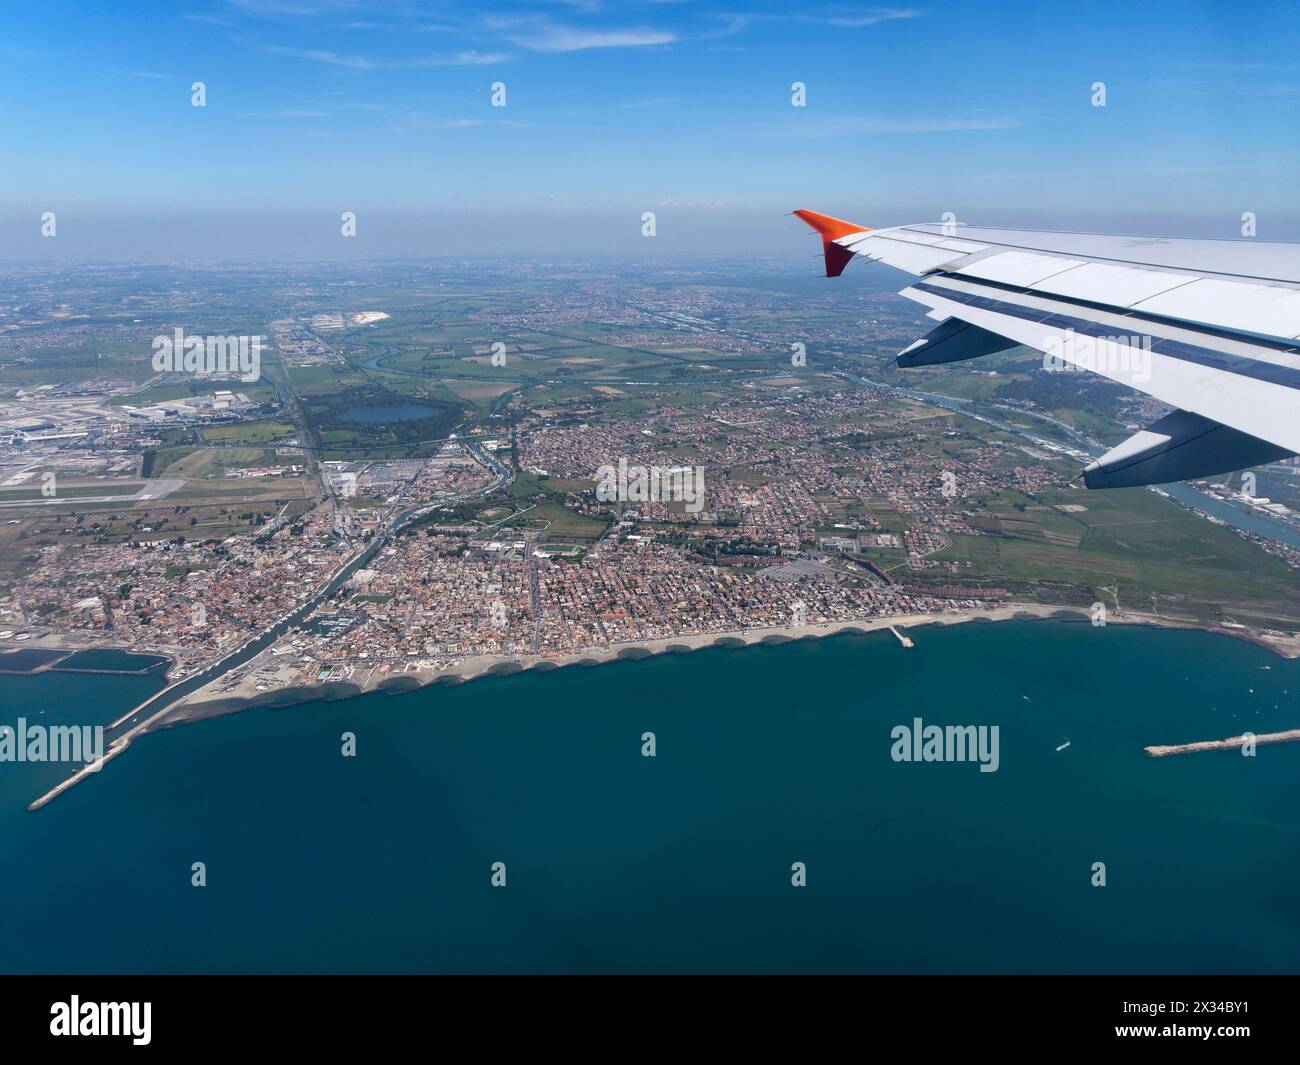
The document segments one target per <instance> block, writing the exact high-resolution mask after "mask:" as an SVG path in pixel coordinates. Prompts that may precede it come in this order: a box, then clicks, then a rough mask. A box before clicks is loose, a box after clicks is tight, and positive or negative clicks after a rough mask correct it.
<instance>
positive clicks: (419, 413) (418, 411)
mask: <svg viewBox="0 0 1300 1065" xmlns="http://www.w3.org/2000/svg"><path fill="white" fill-rule="evenodd" d="M439 413H441V412H440V411H439V410H438V408H437V407H429V406H426V405H425V404H423V403H389V404H385V405H384V406H382V407H358V408H357V409H355V410H350V411H348V412H347V413H346V414H345V415H343V420H344V421H345V422H358V423H360V424H362V425H386V424H388V423H389V422H413V421H416V420H417V419H420V418H432V417H434V416H435V415H437V414H439Z"/></svg>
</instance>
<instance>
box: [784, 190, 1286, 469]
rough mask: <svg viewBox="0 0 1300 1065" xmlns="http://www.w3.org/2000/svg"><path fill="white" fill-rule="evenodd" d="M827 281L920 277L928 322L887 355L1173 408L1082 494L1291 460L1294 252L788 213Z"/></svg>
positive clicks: (1121, 450) (913, 290)
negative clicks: (811, 240) (856, 274)
mask: <svg viewBox="0 0 1300 1065" xmlns="http://www.w3.org/2000/svg"><path fill="white" fill-rule="evenodd" d="M794 213H795V214H796V215H798V216H799V217H800V218H802V219H803V220H804V221H805V222H807V223H808V224H809V225H810V226H812V227H813V229H815V230H816V231H817V232H818V233H819V234H820V235H821V238H822V245H823V249H824V251H825V257H826V276H827V277H838V276H839V275H840V274H841V273H842V272H843V271H844V268H845V267H846V266H847V265H848V264H849V262H850V261H851V260H852V259H853V258H854V257H855V256H863V257H865V258H868V259H874V260H876V261H878V262H883V263H886V264H887V265H889V266H893V267H896V268H897V269H899V270H904V271H906V272H907V273H911V274H916V275H918V280H916V281H915V282H913V283H912V284H911V285H909V286H908V287H907V288H905V289H903V291H902V295H904V296H907V297H909V298H910V299H913V300H916V301H917V302H918V303H921V304H923V305H924V306H925V307H927V308H929V310H928V311H927V313H928V315H929V316H930V317H931V318H934V319H936V320H937V321H938V325H936V326H935V328H934V329H932V330H931V331H930V332H929V333H927V334H926V335H925V336H924V337H922V338H921V339H919V340H917V341H916V343H914V344H912V345H911V346H910V347H908V348H907V349H905V350H904V351H902V352H900V353H899V356H898V365H899V366H903V367H909V366H932V365H935V364H938V363H948V362H957V361H960V360H962V359H971V358H975V357H976V356H979V355H988V354H991V353H993V352H996V351H1005V350H1007V349H1010V348H1013V347H1016V346H1018V345H1022V344H1023V345H1026V346H1028V347H1031V348H1037V349H1038V350H1039V351H1042V352H1045V353H1046V355H1047V359H1046V360H1045V365H1046V366H1048V367H1049V368H1064V369H1069V368H1071V367H1076V368H1080V369H1086V370H1091V371H1093V372H1095V373H1099V374H1101V375H1102V376H1104V377H1107V378H1109V379H1110V380H1112V381H1117V382H1119V383H1120V384H1123V385H1128V386H1129V387H1131V388H1136V389H1138V390H1140V391H1142V392H1145V393H1147V394H1148V395H1151V396H1155V397H1156V398H1157V399H1159V400H1162V401H1163V402H1165V403H1168V404H1169V405H1170V406H1172V407H1174V408H1176V409H1175V410H1174V412H1173V413H1171V414H1169V415H1166V416H1165V417H1163V418H1160V419H1159V420H1157V421H1156V422H1154V423H1152V424H1151V425H1150V426H1148V427H1147V428H1146V429H1143V430H1141V431H1140V432H1138V433H1136V434H1134V435H1133V436H1131V437H1130V438H1129V439H1128V440H1126V441H1124V443H1122V444H1120V445H1119V446H1118V447H1116V448H1114V449H1113V450H1111V451H1109V452H1107V453H1106V454H1105V455H1103V456H1102V457H1101V458H1099V459H1097V460H1096V461H1094V462H1092V463H1090V464H1089V465H1088V467H1087V469H1085V470H1084V474H1083V476H1084V483H1085V484H1087V486H1088V487H1089V488H1119V487H1126V486H1132V485H1145V484H1164V483H1167V482H1170V481H1181V480H1186V479H1189V478H1195V477H1208V476H1210V475H1212V474H1216V473H1226V472H1228V471H1230V470H1240V469H1245V468H1247V467H1250V466H1258V465H1261V464H1263V463H1266V462H1275V461H1277V460H1278V459H1282V458H1287V457H1290V456H1292V455H1295V454H1297V453H1300V343H1298V342H1300V244H1279V243H1273V242H1264V241H1260V242H1256V241H1245V240H1241V241H1236V240H1184V239H1175V238H1164V237H1117V236H1091V235H1088V234H1083V233H1040V232H1034V231H1030V230H1022V229H981V228H974V227H969V226H949V225H914V226H896V227H894V228H891V229H867V228H866V227H864V226H859V225H856V224H854V223H852V222H845V221H843V220H842V219H838V218H831V217H829V216H827V215H822V214H817V213H816V212H814V211H802V210H801V211H795V212H794Z"/></svg>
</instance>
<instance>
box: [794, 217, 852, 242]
mask: <svg viewBox="0 0 1300 1065" xmlns="http://www.w3.org/2000/svg"><path fill="white" fill-rule="evenodd" d="M795 214H797V215H798V216H799V217H800V218H802V219H803V220H804V221H805V222H807V223H808V224H809V225H810V226H812V227H813V229H815V230H817V232H818V233H820V234H821V235H822V239H823V240H839V239H840V237H847V236H848V235H849V234H850V233H870V232H871V230H870V228H869V227H867V226H860V225H857V224H856V223H854V222H846V221H844V219H843V218H832V217H831V216H830V215H828V214H818V213H817V212H816V211H795Z"/></svg>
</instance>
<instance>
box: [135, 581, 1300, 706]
mask: <svg viewBox="0 0 1300 1065" xmlns="http://www.w3.org/2000/svg"><path fill="white" fill-rule="evenodd" d="M1044 618H1056V619H1060V620H1070V621H1075V622H1079V623H1086V622H1087V621H1088V614H1087V613H1086V611H1084V610H1082V609H1079V608H1070V607H1062V606H1045V605H1042V604H1039V603H1011V604H1008V605H1006V606H1000V607H993V608H990V609H967V610H954V611H946V612H943V613H937V614H902V615H891V616H888V617H873V618H863V619H860V620H854V621H837V622H831V623H827V624H819V625H800V626H775V627H771V628H757V629H744V630H738V631H734V632H710V633H698V634H693V635H686V636H672V637H666V638H663V639H656V640H637V641H629V642H627V643H622V644H615V645H612V646H609V647H591V648H585V649H583V650H581V651H577V652H574V653H571V654H565V655H554V654H552V655H530V654H521V655H478V656H474V657H470V658H464V659H461V660H459V661H458V662H456V663H455V664H454V665H452V666H449V667H447V668H446V669H441V670H407V671H402V672H390V673H383V672H380V671H379V670H378V669H375V670H372V671H369V672H368V673H367V674H366V676H365V677H364V678H363V679H361V681H360V683H357V682H355V681H327V682H323V683H321V684H316V685H310V686H305V687H304V686H298V687H287V686H286V687H283V688H277V689H272V690H259V689H258V683H261V682H260V681H258V679H257V676H256V674H257V671H258V668H259V667H261V666H264V665H267V664H269V663H270V662H271V661H273V659H272V657H271V651H270V649H268V650H267V651H264V652H263V653H262V655H260V656H259V657H258V658H257V659H254V660H253V661H252V662H250V663H249V667H248V675H247V676H246V677H244V678H243V679H241V680H240V681H239V682H238V683H237V684H235V685H234V686H233V687H231V686H229V685H227V686H226V688H227V690H224V691H218V690H217V685H216V684H213V685H211V686H209V687H206V688H201V689H200V690H199V691H197V692H195V693H194V694H192V695H190V696H188V697H187V698H185V699H184V700H182V701H181V702H180V703H178V704H177V705H176V706H175V707H173V708H172V709H171V710H170V712H168V713H167V714H166V715H165V716H163V717H162V718H161V719H160V720H159V721H158V723H157V724H156V725H155V726H153V727H155V728H167V727H170V726H173V725H180V724H185V723H187V722H191V721H200V720H203V719H205V718H210V717H217V716H220V715H223V714H231V713H238V712H240V711H242V710H248V709H252V708H254V707H257V706H265V705H281V706H283V705H289V704H292V703H296V702H306V701H310V700H315V699H342V698H352V697H355V696H357V695H362V694H365V693H366V692H371V691H388V692H392V693H394V694H396V693H399V692H404V691H411V690H414V689H416V688H419V687H424V686H425V685H428V684H459V683H464V682H466V681H470V680H474V679H476V678H478V677H484V676H493V675H502V674H507V673H518V672H522V671H523V670H527V669H540V670H542V671H548V670H551V669H558V668H564V667H570V666H594V665H600V664H603V663H607V662H617V661H626V660H628V659H633V658H644V657H646V656H648V655H656V654H682V653H688V652H691V651H698V650H702V649H704V648H709V647H731V648H738V647H748V646H751V645H753V644H776V643H785V642H788V641H791V640H801V639H821V638H824V637H827V636H834V635H836V634H838V633H868V632H877V631H880V630H888V629H890V628H891V627H892V628H895V629H897V630H898V632H899V633H900V634H902V635H910V636H911V638H912V639H914V640H918V639H919V641H920V642H923V641H924V634H923V633H922V634H920V636H919V638H918V636H917V634H916V633H915V632H913V631H912V630H914V629H917V628H922V627H926V626H947V625H961V624H966V623H968V622H985V623H992V622H998V621H1010V620H1031V619H1044ZM1107 624H1110V625H1156V626H1160V627H1163V628H1183V629H1203V630H1205V631H1208V632H1217V633H1220V634H1222V635H1227V636H1234V637H1237V638H1238V639H1246V640H1249V641H1251V642H1253V643H1256V644H1259V645H1260V646H1263V647H1267V648H1268V649H1270V650H1272V651H1274V652H1276V653H1277V654H1279V655H1281V656H1283V657H1284V658H1300V638H1297V639H1287V638H1271V637H1266V636H1264V635H1262V634H1260V633H1257V632H1252V631H1249V630H1244V629H1225V628H1209V627H1207V626H1205V625H1202V624H1197V623H1194V622H1191V621H1184V620H1181V619H1178V618H1170V617H1167V616H1163V615H1156V614H1141V613H1137V612H1131V611H1126V612H1125V613H1124V614H1123V615H1119V616H1117V615H1114V614H1112V615H1111V616H1110V617H1109V618H1108V619H1107ZM899 649H900V652H902V653H906V650H905V648H903V647H902V646H900V648H899Z"/></svg>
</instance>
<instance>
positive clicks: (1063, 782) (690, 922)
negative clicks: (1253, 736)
mask: <svg viewBox="0 0 1300 1065" xmlns="http://www.w3.org/2000/svg"><path fill="white" fill-rule="evenodd" d="M914 635H915V636H916V638H917V646H916V647H915V648H914V649H912V650H904V649H902V648H901V647H900V646H899V645H898V644H897V642H896V641H895V640H894V639H893V637H892V636H890V635H889V634H888V633H884V634H872V635H869V636H841V637H836V638H833V639H828V640H821V641H803V642H800V643H797V644H787V645H783V646H779V647H755V648H749V649H745V650H708V651H703V652H697V653H695V654H691V655H665V656H659V657H655V658H650V659H645V660H642V661H636V662H622V663H617V664H613V665H606V666H600V667H597V668H573V669H564V670H560V671H556V672H551V673H546V674H538V673H531V674H530V673H525V674H520V675H516V676H510V677H496V678H489V679H484V680H478V681H474V682H473V683H470V684H466V685H463V686H459V687H455V688H441V687H437V688H426V689H423V690H421V691H419V692H415V693H411V694H406V695H401V696H384V695H371V696H366V697H364V698H359V699H353V700H348V701H345V702H336V703H327V702H314V703H307V704H302V705H299V706H296V707H292V708H287V709H281V710H269V709H262V710H254V711H250V712H247V713H243V714H238V715H234V716H231V717H226V718H222V719H217V720H213V721H208V722H203V723H200V724H196V725H188V726H185V727H182V728H177V729H172V730H168V731H165V732H163V733H158V734H154V735H151V736H146V737H144V738H143V739H141V740H140V741H139V742H137V743H136V744H135V745H134V746H133V747H132V748H131V750H130V751H128V752H127V754H126V755H124V756H123V757H122V758H120V759H118V760H116V761H114V762H112V763H110V765H109V766H108V767H107V768H105V769H104V770H103V772H101V773H100V774H99V775H98V776H97V777H95V778H93V779H91V780H90V781H88V782H87V783H84V784H82V785H80V786H78V787H76V788H74V789H73V790H72V791H71V792H69V793H68V794H66V795H64V796H63V797H61V798H59V799H57V800H55V801H54V802H53V803H52V804H51V805H49V806H48V807H46V808H45V809H43V810H41V811H39V812H36V813H27V812H25V810H24V809H23V807H24V806H25V804H26V803H27V802H28V801H30V800H31V799H32V798H33V797H34V796H35V795H37V794H39V793H40V792H41V791H43V790H44V789H45V787H47V786H48V785H49V784H50V783H53V782H54V781H55V780H57V779H59V778H60V777H61V775H62V774H61V772H60V771H59V769H58V768H55V767H48V766H31V765H13V764H0V854H3V856H4V865H3V869H2V872H0V913H3V914H4V918H5V921H4V924H5V929H4V933H3V936H0V969H3V970H18V971H44V970H54V971H60V970H74V971H85V970H108V971H117V970H147V971H158V970H161V971H172V970H175V971H202V972H208V971H218V972H224V971H292V972H301V971H448V970H450V971H458V972H459V971H475V972H477V971H500V970H506V971H539V970H540V971H587V970H597V971H637V972H640V971H656V972H657V971H688V972H689V971H718V970H723V971H774V970H779V971H789V970H811V971H846V970H847V971H899V972H912V971H921V972H936V971H938V972H955V971H1008V972H1018V971H1106V972H1111V971H1139V972H1147V971H1158V972H1168V971H1196V972H1202V971H1208V972H1216V971H1294V970H1295V969H1297V968H1300V964H1298V959H1300V915H1298V913H1297V908H1296V904H1295V900H1296V899H1297V898H1300V812H1298V811H1300V804H1298V803H1297V799H1300V745H1277V746H1271V747H1261V748H1260V749H1259V754H1258V756H1257V757H1255V758H1253V759H1251V758H1243V757H1242V756H1241V755H1240V754H1237V753H1233V752H1227V753H1218V752H1216V753H1210V754H1200V755H1190V756H1183V757H1174V758H1165V759H1150V758H1148V757H1146V756H1145V755H1144V754H1143V753H1142V750H1141V748H1142V747H1143V746H1144V745H1146V744H1151V743H1174V742H1180V741H1188V740H1197V739H1210V738H1216V737H1222V736H1226V735H1233V734H1237V733H1239V732H1242V731H1244V730H1247V729H1250V730H1254V731H1256V732H1262V731H1269V730H1275V729H1281V728H1287V727H1297V726H1300V700H1298V699H1297V696H1298V694H1300V664H1297V663H1289V662H1285V661H1283V660H1281V659H1279V658H1277V657H1275V656H1274V655H1272V654H1270V653H1268V652H1265V651H1263V650H1261V649H1259V648H1256V647H1253V646H1251V645H1249V644H1245V643H1242V642H1238V641H1235V640H1231V639H1228V638H1225V637H1221V636H1214V635H1210V634H1204V633H1190V632H1163V631H1158V630H1153V629H1137V628H1129V627H1121V626H1109V627H1107V628H1100V629H1095V628H1092V627H1091V626H1089V625H1087V624H1065V623H1056V622H1051V623H1019V622H1016V623H1009V624H1001V625H965V626H960V627H956V628H952V629H948V630H939V629H920V630H916V632H915V633H914ZM1265 667H1268V668H1265ZM156 686H157V682H156V681H155V680H153V679H150V678H145V677H113V676H93V677H90V676H76V675H66V674H64V675H41V676H35V677H4V678H0V693H2V695H0V698H2V703H0V721H12V720H13V719H14V718H15V717H16V716H17V715H18V714H20V713H21V714H25V715H26V717H27V718H28V719H29V721H30V720H32V719H33V718H34V717H36V715H37V712H38V711H39V710H40V709H45V710H46V711H47V714H46V717H47V718H48V717H49V716H51V715H53V716H55V717H57V718H60V719H64V720H76V721H77V722H78V723H82V722H87V721H94V720H105V719H108V718H111V717H112V716H113V714H114V713H116V712H118V711H120V709H121V708H123V707H125V706H127V705H129V704H131V703H133V702H135V701H138V700H139V699H140V698H141V697H142V696H144V695H146V694H148V693H149V692H151V691H153V690H155V688H156ZM1251 689H1253V691H1252V690H1251ZM915 716H920V717H922V718H923V719H924V720H925V721H926V722H927V723H935V724H988V725H993V724H997V725H999V727H1000V741H1001V742H1000V747H1001V750H1000V755H1001V765H1000V768H999V770H998V771H997V772H996V773H988V774H981V773H979V772H978V771H977V767H976V766H974V765H972V764H969V763H967V764H934V763H930V764H906V763H895V762H893V761H892V760H891V759H890V757H889V751H890V747H891V740H890V735H889V734H890V729H891V728H892V727H893V726H894V725H897V724H910V722H911V720H912V718H913V717H915ZM345 730H346V731H352V732H355V733H356V735H357V750H358V754H357V757H356V758H352V759H345V758H342V757H340V754H339V747H340V734H341V733H342V732H344V731H345ZM646 730H650V731H653V732H655V734H656V737H657V749H658V754H657V757H655V758H643V757H642V756H641V753H640V750H641V734H642V733H643V732H644V731H646ZM1067 738H1068V739H1069V741H1070V746H1069V747H1068V748H1066V749H1065V750H1063V751H1060V752H1057V751H1056V750H1055V748H1056V747H1057V746H1058V745H1059V744H1061V743H1063V742H1064V741H1065V740H1066V739H1067ZM194 861H204V862H206V863H207V872H208V886H207V887H205V888H193V887H191V886H190V866H191V863H192V862H194ZM497 861H502V862H505V863H506V866H507V886H506V887H505V888H493V887H492V886H491V885H490V882H489V880H490V875H491V871H490V867H491V865H492V863H493V862H497ZM795 861H802V862H804V863H806V866H807V876H808V886H807V887H806V888H794V887H792V886H791V884H790V876H791V873H790V867H791V863H792V862H795ZM1096 861H1104V862H1105V863H1106V867H1107V878H1108V884H1107V886H1106V887H1104V888H1094V887H1092V886H1091V885H1090V877H1091V867H1092V863H1093V862H1096Z"/></svg>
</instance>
